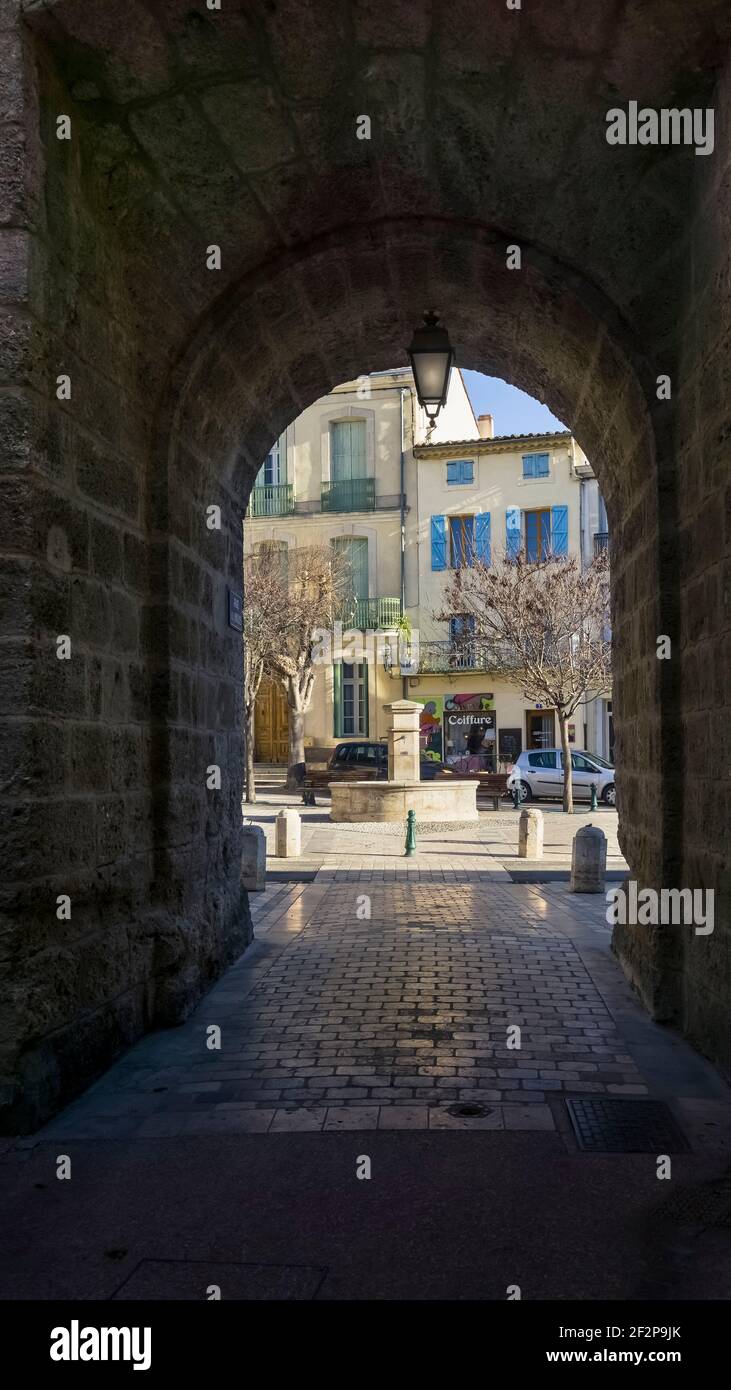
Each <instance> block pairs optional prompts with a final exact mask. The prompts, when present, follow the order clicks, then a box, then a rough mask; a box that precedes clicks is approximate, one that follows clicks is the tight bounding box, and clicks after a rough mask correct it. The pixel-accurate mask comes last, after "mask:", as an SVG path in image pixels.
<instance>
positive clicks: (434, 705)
mask: <svg viewBox="0 0 731 1390" xmlns="http://www.w3.org/2000/svg"><path fill="white" fill-rule="evenodd" d="M443 715H444V698H443V696H441V695H437V696H432V697H430V698H429V699H427V700H426V701H425V704H424V707H423V709H422V711H421V714H420V715H419V744H420V747H421V751H422V753H423V754H424V755H425V757H427V758H432V759H433V761H434V762H437V763H440V762H441V761H442V756H443V755H442V718H443Z"/></svg>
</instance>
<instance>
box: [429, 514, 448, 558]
mask: <svg viewBox="0 0 731 1390" xmlns="http://www.w3.org/2000/svg"><path fill="white" fill-rule="evenodd" d="M431 567H432V569H433V570H445V569H446V568H447V519H446V517H444V516H433V517H432V519H431Z"/></svg>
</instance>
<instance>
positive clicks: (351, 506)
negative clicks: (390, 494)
mask: <svg viewBox="0 0 731 1390" xmlns="http://www.w3.org/2000/svg"><path fill="white" fill-rule="evenodd" d="M321 505H322V510H323V511H324V512H372V511H375V508H376V480H375V478H343V479H341V480H340V481H338V482H336V483H323V484H322V494H321Z"/></svg>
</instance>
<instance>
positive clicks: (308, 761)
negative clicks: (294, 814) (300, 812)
mask: <svg viewBox="0 0 731 1390" xmlns="http://www.w3.org/2000/svg"><path fill="white" fill-rule="evenodd" d="M332 755H333V749H332V748H316V747H315V748H305V778H304V781H303V783H302V801H303V804H304V805H305V806H316V805H317V802H316V801H315V792H316V791H318V790H320V791H321V790H322V789H323V788H324V787H327V784H328V782H329V781H330V780H331V773H330V759H331V757H332Z"/></svg>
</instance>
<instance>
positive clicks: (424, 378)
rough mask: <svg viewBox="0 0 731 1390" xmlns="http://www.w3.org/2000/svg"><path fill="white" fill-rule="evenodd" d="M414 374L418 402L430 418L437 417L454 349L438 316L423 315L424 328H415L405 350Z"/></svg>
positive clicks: (445, 392)
mask: <svg viewBox="0 0 731 1390" xmlns="http://www.w3.org/2000/svg"><path fill="white" fill-rule="evenodd" d="M407 351H408V354H409V357H410V359H411V368H412V371H413V373H414V383H415V385H416V394H417V396H418V398H419V405H420V406H422V407H423V409H424V410H425V411H426V414H427V415H428V417H429V419H430V420H432V421H433V420H436V418H437V415H438V414H439V411H440V410H441V408H442V406H443V405H444V403H445V401H446V399H447V391H448V390H449V374H450V372H451V370H452V365H453V363H454V348H453V347H452V344H451V343H450V341H449V334H448V332H447V330H446V328H440V327H439V315H438V314H435V313H433V312H430V313H427V314H425V315H424V327H423V328H415V329H414V336H413V338H412V339H411V342H410V344H409V347H408V349H407Z"/></svg>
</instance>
